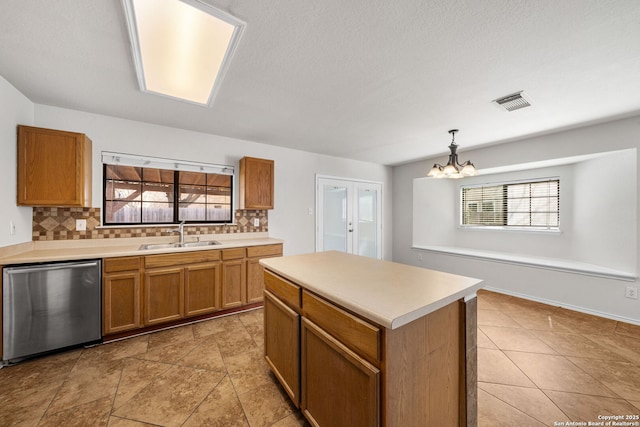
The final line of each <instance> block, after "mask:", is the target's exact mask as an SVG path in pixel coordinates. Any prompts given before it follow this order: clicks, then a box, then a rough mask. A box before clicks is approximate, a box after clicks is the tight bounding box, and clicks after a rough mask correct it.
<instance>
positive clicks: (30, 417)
mask: <svg viewBox="0 0 640 427" xmlns="http://www.w3.org/2000/svg"><path fill="white" fill-rule="evenodd" d="M81 353H82V351H81V350H78V351H73V352H65V353H61V354H57V355H50V356H46V357H42V358H38V359H33V360H29V361H25V362H22V363H20V364H18V365H14V366H5V367H3V368H2V369H0V425H2V426H5V425H6V426H8V425H26V426H32V425H36V424H37V423H38V421H39V420H40V418H41V417H42V416H43V415H44V413H45V411H46V410H47V408H48V407H49V405H50V403H51V401H52V400H53V399H54V397H55V396H56V394H57V393H58V390H59V389H60V388H61V386H62V384H63V382H64V380H65V379H66V377H67V375H68V374H69V373H70V372H71V370H72V369H73V366H74V364H75V363H76V361H77V359H78V358H79V357H80V355H81Z"/></svg>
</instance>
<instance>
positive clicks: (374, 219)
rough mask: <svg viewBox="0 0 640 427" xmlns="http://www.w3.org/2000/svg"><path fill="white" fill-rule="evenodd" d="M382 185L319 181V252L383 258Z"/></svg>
mask: <svg viewBox="0 0 640 427" xmlns="http://www.w3.org/2000/svg"><path fill="white" fill-rule="evenodd" d="M381 196H382V184H380V183H378V182H366V181H352V180H345V179H336V178H327V177H317V178H316V213H317V215H316V252H323V251H332V250H336V251H342V252H347V253H352V254H357V255H363V256H368V257H371V258H377V259H381V258H382V241H381V238H382V222H381V212H382V208H381V206H382V201H381Z"/></svg>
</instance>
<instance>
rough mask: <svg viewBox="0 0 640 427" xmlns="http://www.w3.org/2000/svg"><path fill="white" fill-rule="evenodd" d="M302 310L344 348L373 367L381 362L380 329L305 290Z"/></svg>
mask: <svg viewBox="0 0 640 427" xmlns="http://www.w3.org/2000/svg"><path fill="white" fill-rule="evenodd" d="M302 310H303V313H304V316H306V317H308V318H309V319H311V320H312V321H314V322H315V323H316V324H318V325H319V326H320V327H322V328H323V329H324V330H326V331H327V332H329V333H330V334H331V335H333V336H334V337H336V338H337V339H338V340H339V341H341V342H342V343H344V344H345V345H346V346H347V347H349V348H351V349H352V350H354V351H355V352H356V353H358V354H360V355H361V356H362V357H364V358H365V359H367V360H368V361H370V362H372V363H374V364H379V363H380V335H381V334H380V328H378V327H376V326H374V325H372V324H370V323H368V322H366V321H364V320H362V319H360V318H359V317H356V316H354V315H353V314H351V313H347V312H346V311H344V310H342V309H340V308H338V307H336V306H335V305H333V304H331V303H329V302H327V301H324V300H323V299H320V298H318V297H316V296H315V295H313V294H311V293H309V292H307V291H303V292H302Z"/></svg>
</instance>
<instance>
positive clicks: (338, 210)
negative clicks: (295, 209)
mask: <svg viewBox="0 0 640 427" xmlns="http://www.w3.org/2000/svg"><path fill="white" fill-rule="evenodd" d="M322 191H323V212H322V216H323V221H324V229H323V231H324V233H323V236H322V237H323V242H324V244H323V248H322V250H324V251H342V252H346V251H347V189H346V187H335V186H332V185H324V186H323V189H322Z"/></svg>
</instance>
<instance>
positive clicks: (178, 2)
mask: <svg viewBox="0 0 640 427" xmlns="http://www.w3.org/2000/svg"><path fill="white" fill-rule="evenodd" d="M123 2H124V7H125V12H126V17H127V24H128V27H129V37H130V39H131V48H132V52H133V60H134V64H135V67H136V73H137V76H138V83H139V84H140V90H142V91H143V92H150V93H155V94H159V95H164V96H168V97H172V98H177V99H180V100H184V101H188V102H192V103H195V104H200V105H211V103H212V101H213V99H214V97H215V95H216V93H217V92H218V90H219V88H220V83H221V81H222V79H223V77H224V74H225V72H226V71H227V69H228V67H229V63H230V61H231V57H232V55H233V53H234V51H235V49H236V46H237V43H238V40H239V39H240V36H241V33H242V31H243V29H244V25H245V24H244V23H243V22H242V21H240V20H238V19H237V18H235V17H233V16H231V15H229V14H228V13H226V12H223V11H221V10H218V9H216V8H214V7H212V6H209V5H207V4H204V3H201V2H200V1H197V0H163V1H158V0H123Z"/></svg>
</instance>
